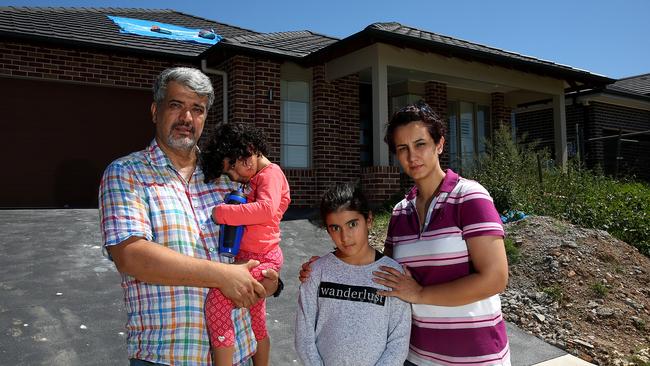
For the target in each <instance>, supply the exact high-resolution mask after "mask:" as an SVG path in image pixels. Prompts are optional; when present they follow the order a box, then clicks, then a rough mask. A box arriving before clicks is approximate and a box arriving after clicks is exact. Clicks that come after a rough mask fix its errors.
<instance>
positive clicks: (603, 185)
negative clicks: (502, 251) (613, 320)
mask: <svg viewBox="0 0 650 366" xmlns="http://www.w3.org/2000/svg"><path fill="white" fill-rule="evenodd" d="M537 146H538V145H537V144H536V143H525V142H524V140H523V139H522V140H518V141H513V139H512V137H511V133H510V129H509V128H508V127H504V126H502V127H501V128H500V129H498V130H497V131H496V132H495V134H494V136H493V138H492V141H491V142H489V143H488V148H487V153H486V154H485V156H484V157H483V158H481V159H480V160H479V161H478V162H477V164H475V167H474V169H473V170H472V171H470V172H465V174H466V175H467V176H468V177H470V178H472V179H475V180H477V181H478V182H480V183H481V184H482V185H483V186H485V188H486V189H487V190H488V191H489V192H490V194H491V195H492V198H493V199H494V204H495V206H496V207H497V209H498V210H499V212H502V213H504V212H507V211H508V210H520V211H523V212H525V213H526V214H534V215H544V216H551V217H555V218H558V219H563V220H567V221H569V222H571V223H573V224H576V225H579V226H582V227H587V228H598V229H603V230H606V231H608V232H609V233H610V234H612V235H613V236H614V237H617V238H619V239H621V240H623V241H625V242H627V243H628V244H631V245H633V246H635V247H637V248H638V249H639V251H641V252H642V253H644V254H645V255H649V256H650V186H648V185H647V184H644V183H638V182H631V181H617V180H614V179H612V178H608V177H605V176H602V175H599V174H595V173H594V172H591V171H589V170H587V169H584V167H582V166H581V165H580V163H579V162H576V161H570V162H569V164H568V166H567V167H566V169H565V170H563V169H561V168H557V167H555V166H553V164H552V163H549V162H550V159H549V154H548V152H547V151H537V150H536V148H537Z"/></svg>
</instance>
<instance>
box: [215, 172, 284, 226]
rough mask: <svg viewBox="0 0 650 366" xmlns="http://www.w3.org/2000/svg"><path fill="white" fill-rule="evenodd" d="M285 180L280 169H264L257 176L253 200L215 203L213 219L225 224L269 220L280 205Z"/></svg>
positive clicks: (251, 223)
mask: <svg viewBox="0 0 650 366" xmlns="http://www.w3.org/2000/svg"><path fill="white" fill-rule="evenodd" d="M285 181H286V178H285V177H284V174H283V173H282V170H280V169H268V168H267V169H264V170H263V171H262V172H260V175H259V177H258V182H257V189H256V191H255V194H254V195H255V202H249V203H245V204H242V205H228V204H221V205H217V206H215V208H214V209H213V210H212V218H213V220H214V221H215V222H216V223H217V224H226V225H255V224H263V223H265V222H268V221H270V220H271V219H272V217H273V215H275V214H276V213H277V212H278V207H280V203H281V201H282V187H283V183H284V182H285Z"/></svg>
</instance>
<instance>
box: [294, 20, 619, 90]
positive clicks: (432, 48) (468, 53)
mask: <svg viewBox="0 0 650 366" xmlns="http://www.w3.org/2000/svg"><path fill="white" fill-rule="evenodd" d="M376 42H385V43H389V44H393V45H396V46H398V47H405V46H408V47H412V48H416V49H420V50H423V51H427V52H434V53H438V54H441V55H443V56H447V57H458V58H462V59H467V60H471V61H479V62H483V63H486V64H493V65H498V66H502V67H506V68H512V69H517V70H521V71H525V72H532V73H535V74H540V75H545V76H551V77H556V78H560V79H564V80H567V81H570V82H575V81H578V82H581V83H584V84H588V85H592V86H604V85H607V84H611V83H613V82H614V81H616V80H615V79H611V78H608V77H605V76H600V75H595V74H591V73H588V72H585V71H577V70H576V71H573V70H567V69H563V68H560V67H557V66H552V65H543V64H538V63H533V62H528V61H525V60H519V59H515V58H512V57H507V56H500V55H495V54H489V53H486V52H483V51H477V50H471V49H467V48H464V47H459V46H453V45H449V44H444V43H440V42H436V41H430V40H424V39H418V38H414V37H411V36H407V35H402V34H397V33H393V32H388V31H383V30H380V29H376V28H371V27H368V28H365V29H364V30H362V31H360V32H358V33H355V34H353V35H351V36H349V37H347V38H345V39H343V40H341V41H339V42H336V43H334V44H332V45H330V46H327V47H325V48H322V49H320V50H318V51H316V52H314V53H312V54H310V55H309V56H308V57H307V59H308V63H310V64H313V63H319V62H323V60H325V61H329V60H330V59H333V58H335V57H337V56H339V55H341V54H345V53H347V52H349V51H350V46H355V45H356V46H357V49H358V48H360V47H358V46H364V47H365V46H367V45H369V44H372V43H376ZM346 51H347V52H346Z"/></svg>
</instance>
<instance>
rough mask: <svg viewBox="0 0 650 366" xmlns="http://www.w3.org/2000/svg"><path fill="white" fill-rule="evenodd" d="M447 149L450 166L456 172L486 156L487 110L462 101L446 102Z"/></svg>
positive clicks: (485, 107)
mask: <svg viewBox="0 0 650 366" xmlns="http://www.w3.org/2000/svg"><path fill="white" fill-rule="evenodd" d="M447 114H448V116H449V132H448V133H447V150H448V151H449V165H450V166H451V167H452V168H453V169H455V170H458V171H459V172H467V171H468V170H471V169H472V167H473V166H474V163H475V162H476V160H477V158H478V157H479V156H480V155H481V154H483V153H485V148H486V142H487V139H488V138H489V137H490V136H489V133H490V130H491V129H490V107H488V106H484V105H477V104H476V103H471V102H465V101H454V102H449V103H448V106H447Z"/></svg>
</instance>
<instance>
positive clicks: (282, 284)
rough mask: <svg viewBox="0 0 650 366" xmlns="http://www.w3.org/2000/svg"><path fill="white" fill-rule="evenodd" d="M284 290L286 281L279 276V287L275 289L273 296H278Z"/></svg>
mask: <svg viewBox="0 0 650 366" xmlns="http://www.w3.org/2000/svg"><path fill="white" fill-rule="evenodd" d="M282 290H284V282H282V279H281V278H280V277H278V288H277V289H276V290H275V292H274V293H273V297H278V296H280V294H281V293H282Z"/></svg>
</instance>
